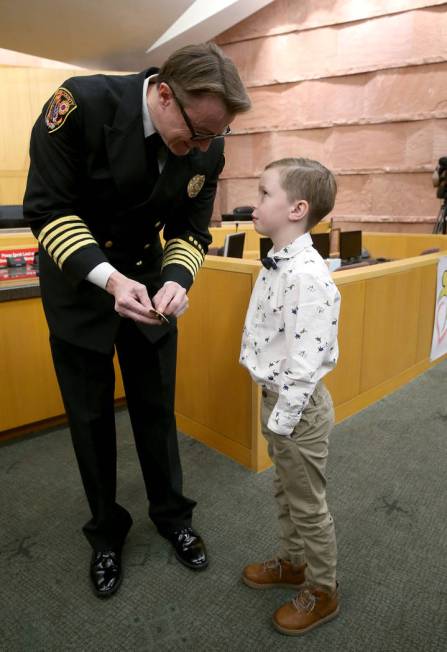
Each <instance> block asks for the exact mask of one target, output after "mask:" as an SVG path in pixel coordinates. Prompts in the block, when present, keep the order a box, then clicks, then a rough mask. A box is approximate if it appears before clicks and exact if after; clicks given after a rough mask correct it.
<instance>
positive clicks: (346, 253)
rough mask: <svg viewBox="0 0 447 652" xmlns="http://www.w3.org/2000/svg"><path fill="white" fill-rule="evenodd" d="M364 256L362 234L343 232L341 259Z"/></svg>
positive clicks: (341, 234) (341, 237)
mask: <svg viewBox="0 0 447 652" xmlns="http://www.w3.org/2000/svg"><path fill="white" fill-rule="evenodd" d="M361 255H362V232H361V231H341V232H340V258H341V259H342V260H349V259H350V258H360V257H361Z"/></svg>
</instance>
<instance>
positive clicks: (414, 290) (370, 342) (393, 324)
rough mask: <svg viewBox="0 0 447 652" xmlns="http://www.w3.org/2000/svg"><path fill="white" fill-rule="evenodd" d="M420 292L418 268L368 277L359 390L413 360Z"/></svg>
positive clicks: (372, 384)
mask: <svg viewBox="0 0 447 652" xmlns="http://www.w3.org/2000/svg"><path fill="white" fill-rule="evenodd" d="M420 293H421V272H420V270H418V269H415V270H411V271H407V272H403V273H400V274H393V275H385V276H383V277H380V278H375V279H371V280H370V281H368V283H367V286H366V292H365V317H364V341H365V343H367V345H366V346H365V347H364V348H363V352H362V380H361V385H360V389H361V392H366V391H367V390H369V389H371V388H372V387H374V386H376V385H380V383H382V382H383V381H385V380H387V379H388V378H392V377H393V376H397V375H398V374H399V373H401V372H402V371H404V370H405V369H408V368H410V367H412V366H413V365H414V364H415V363H416V351H417V346H418V324H419V303H420Z"/></svg>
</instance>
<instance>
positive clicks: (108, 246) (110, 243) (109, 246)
mask: <svg viewBox="0 0 447 652" xmlns="http://www.w3.org/2000/svg"><path fill="white" fill-rule="evenodd" d="M104 247H105V248H106V249H110V248H111V247H113V242H112V240H107V242H105V243H104Z"/></svg>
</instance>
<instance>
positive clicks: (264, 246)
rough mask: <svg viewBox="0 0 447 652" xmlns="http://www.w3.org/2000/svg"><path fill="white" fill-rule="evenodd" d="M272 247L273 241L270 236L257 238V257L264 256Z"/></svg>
mask: <svg viewBox="0 0 447 652" xmlns="http://www.w3.org/2000/svg"><path fill="white" fill-rule="evenodd" d="M272 247H273V242H272V241H271V240H270V238H259V259H260V260H262V259H263V258H266V257H267V255H268V253H269V251H270V249H271V248H272Z"/></svg>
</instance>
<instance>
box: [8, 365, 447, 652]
mask: <svg viewBox="0 0 447 652" xmlns="http://www.w3.org/2000/svg"><path fill="white" fill-rule="evenodd" d="M446 378H447V362H443V363H441V364H440V365H438V366H436V367H434V368H433V369H431V370H430V371H429V372H427V373H426V374H424V375H423V376H421V377H420V378H418V379H416V380H415V381H413V382H412V383H410V384H408V385H407V386H406V387H404V388H403V389H401V390H399V391H398V392H395V393H394V394H392V395H390V396H389V397H387V398H385V399H384V400H382V401H380V402H378V403H376V404H375V405H374V406H371V407H370V408H368V409H366V410H364V411H363V412H362V413H361V414H358V415H356V416H354V417H352V418H350V419H348V420H346V421H345V422H343V423H342V424H340V425H338V426H337V427H336V428H335V430H334V432H333V434H332V440H331V453H330V459H329V469H328V470H329V473H328V476H329V492H328V496H329V503H330V506H331V511H332V513H333V515H334V519H335V523H336V526H337V535H338V547H339V581H340V587H341V595H342V611H341V613H340V616H339V618H338V619H336V620H335V621H332V622H331V623H328V624H327V625H324V626H323V627H320V628H319V629H317V630H314V631H313V632H311V633H309V634H308V635H306V636H305V637H300V638H289V637H284V636H281V635H280V634H278V633H277V632H276V631H275V630H273V628H272V626H271V614H272V612H273V611H274V610H275V609H276V608H277V607H278V606H279V605H281V604H282V603H283V602H285V601H287V600H289V599H290V598H291V597H293V593H291V592H289V591H286V590H282V589H280V590H271V591H253V590H250V589H249V588H247V587H245V586H244V585H242V584H241V582H240V580H239V575H240V570H241V568H242V567H243V566H244V565H245V564H246V563H249V562H252V561H255V560H263V559H266V558H269V557H271V556H272V555H273V554H274V553H275V550H276V541H277V525H276V515H275V514H276V511H275V505H274V502H273V498H272V492H271V481H272V472H271V470H268V471H265V472H263V473H261V474H258V475H256V474H254V473H251V472H249V471H247V470H246V469H244V468H242V467H240V466H239V465H237V464H236V463H234V462H232V461H231V460H229V459H227V458H225V457H224V456H222V455H220V454H218V453H216V452H214V451H212V450H210V449H208V448H206V447H205V446H203V445H201V444H200V443H198V442H196V441H194V440H192V439H190V438H187V437H184V436H181V437H180V440H181V455H182V460H183V467H184V475H185V493H186V495H189V496H191V497H193V498H195V499H196V500H198V508H197V509H196V515H195V520H194V524H195V526H196V528H197V529H198V531H199V532H201V533H202V535H203V536H204V538H206V541H207V544H208V548H209V553H210V558H211V563H210V567H209V569H208V570H207V571H205V572H202V573H196V574H195V573H193V572H191V571H189V570H187V569H185V568H184V567H182V566H180V565H179V564H178V562H177V561H176V560H175V558H174V557H173V554H172V552H171V548H170V546H169V544H168V543H167V542H166V541H165V540H164V539H161V538H160V537H159V536H158V535H157V533H156V531H155V530H154V527H153V526H152V524H151V523H150V522H149V521H148V519H147V516H146V513H147V509H146V503H145V494H144V488H143V483H142V478H141V474H140V470H139V467H138V463H137V459H136V454H135V450H134V447H133V443H132V437H131V434H130V426H129V419H128V415H127V412H126V411H125V410H122V411H120V412H118V413H117V423H118V432H119V479H118V486H119V492H118V499H119V501H120V502H121V503H122V504H123V505H125V506H126V507H127V508H129V509H130V511H131V512H132V515H133V518H134V526H133V528H132V530H131V532H130V535H129V538H128V543H127V545H126V547H125V552H124V564H125V577H124V581H123V584H122V587H121V589H120V591H119V592H118V593H117V594H116V596H114V597H113V598H112V599H110V600H107V601H100V600H98V599H97V598H96V597H95V596H94V595H93V593H92V592H91V591H90V587H89V581H88V562H89V558H90V551H89V548H88V545H87V543H86V541H85V540H84V538H83V536H82V534H81V533H80V527H81V525H82V524H83V523H84V521H85V520H87V518H88V511H87V505H86V502H85V499H84V495H83V491H82V488H81V483H80V479H79V476H78V471H77V467H76V464H75V461H74V454H73V452H72V448H71V444H70V438H69V434H68V431H67V430H66V429H65V428H63V429H58V430H53V431H50V432H46V433H44V434H40V435H38V436H34V437H28V438H25V439H21V440H20V441H15V442H10V443H6V444H4V445H2V446H1V447H0V650H1V651H2V652H4V651H5V652H6V651H7V652H15V651H30V652H31V651H32V652H41V651H42V652H52V651H55V652H56V651H57V652H62V651H65V650H76V651H90V650H91V651H92V652H93V651H94V652H98V651H102V650H104V651H105V650H110V651H115V650H116V651H118V650H126V651H127V650H128V651H130V652H133V651H135V652H136V651H138V652H144V651H152V650H154V651H157V652H159V651H160V652H164V651H168V650H169V651H171V650H176V651H177V650H178V651H183V650H185V651H193V650H194V651H197V652H208V651H211V650H212V651H220V650H222V651H225V652H227V651H228V652H232V651H235V652H238V651H239V650H240V651H244V652H249V651H255V650H259V651H264V650H265V651H267V650H269V651H270V650H297V649H299V650H303V651H310V650H312V651H313V652H319V651H320V650H321V651H325V652H326V651H334V650H335V651H338V650H342V651H343V652H345V651H351V650H352V651H355V652H357V651H365V652H375V651H381V652H382V651H383V652H394V651H396V652H410V651H413V650H414V651H415V652H424V651H430V652H432V651H433V652H434V651H438V650H439V651H441V650H442V651H444V650H447V546H446V539H447V532H446V521H447V507H446V497H447V471H446V470H447V401H446V397H445V387H446Z"/></svg>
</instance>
